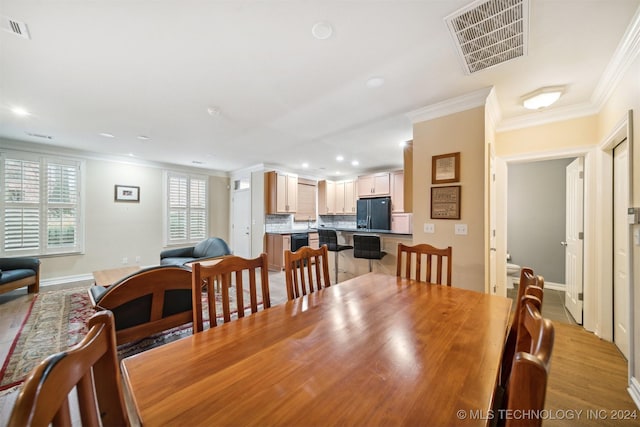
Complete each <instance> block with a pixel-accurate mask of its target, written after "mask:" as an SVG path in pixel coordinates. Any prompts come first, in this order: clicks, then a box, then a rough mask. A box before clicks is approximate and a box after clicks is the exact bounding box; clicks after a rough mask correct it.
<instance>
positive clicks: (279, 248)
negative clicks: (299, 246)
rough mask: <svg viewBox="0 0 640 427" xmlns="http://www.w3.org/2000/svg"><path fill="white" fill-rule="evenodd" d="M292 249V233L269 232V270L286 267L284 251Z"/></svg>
mask: <svg viewBox="0 0 640 427" xmlns="http://www.w3.org/2000/svg"><path fill="white" fill-rule="evenodd" d="M286 249H291V235H290V234H267V264H268V268H269V270H278V271H280V270H283V269H284V251H285V250H286Z"/></svg>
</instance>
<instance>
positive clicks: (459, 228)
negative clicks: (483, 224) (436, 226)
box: [454, 224, 467, 235]
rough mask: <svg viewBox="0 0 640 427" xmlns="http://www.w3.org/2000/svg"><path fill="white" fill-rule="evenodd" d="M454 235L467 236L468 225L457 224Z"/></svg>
mask: <svg viewBox="0 0 640 427" xmlns="http://www.w3.org/2000/svg"><path fill="white" fill-rule="evenodd" d="M454 233H455V234H462V235H466V234H467V224H456V225H455V226H454Z"/></svg>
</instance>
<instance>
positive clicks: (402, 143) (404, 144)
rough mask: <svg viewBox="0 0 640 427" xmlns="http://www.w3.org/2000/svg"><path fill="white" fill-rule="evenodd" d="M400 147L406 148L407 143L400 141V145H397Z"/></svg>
mask: <svg viewBox="0 0 640 427" xmlns="http://www.w3.org/2000/svg"><path fill="white" fill-rule="evenodd" d="M398 145H399V146H400V147H402V148H404V147H406V146H407V141H400V143H399V144H398Z"/></svg>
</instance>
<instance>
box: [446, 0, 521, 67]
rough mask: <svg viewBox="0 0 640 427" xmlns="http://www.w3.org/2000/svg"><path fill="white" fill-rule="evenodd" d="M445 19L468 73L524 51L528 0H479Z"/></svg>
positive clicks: (519, 54)
mask: <svg viewBox="0 0 640 427" xmlns="http://www.w3.org/2000/svg"><path fill="white" fill-rule="evenodd" d="M445 22H446V23H447V26H448V27H449V31H450V32H451V35H452V36H453V40H454V43H455V45H456V49H457V51H458V54H459V55H460V57H461V59H462V63H463V65H464V69H465V72H466V73H467V74H472V73H475V72H477V71H480V70H484V69H486V68H491V67H494V66H496V65H498V64H502V63H503V62H506V61H510V60H512V59H515V58H519V57H521V56H524V55H526V54H527V41H528V31H529V0H488V1H487V0H478V1H475V2H473V3H471V4H470V5H468V6H466V7H464V8H462V9H460V10H458V11H457V12H454V13H453V14H451V15H449V16H447V17H446V18H445Z"/></svg>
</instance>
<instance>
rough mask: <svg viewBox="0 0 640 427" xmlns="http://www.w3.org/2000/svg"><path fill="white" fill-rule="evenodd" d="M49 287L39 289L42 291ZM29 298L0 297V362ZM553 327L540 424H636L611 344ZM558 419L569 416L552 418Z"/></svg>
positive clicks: (280, 295) (276, 283) (276, 286)
mask: <svg viewBox="0 0 640 427" xmlns="http://www.w3.org/2000/svg"><path fill="white" fill-rule="evenodd" d="M269 281H270V289H271V299H272V304H274V305H275V304H280V303H283V302H284V301H286V291H285V286H284V274H283V273H277V272H275V273H274V272H271V273H270V275H269ZM61 287H64V286H61ZM52 289H54V288H53V287H44V288H41V290H42V291H45V292H46V291H48V290H52ZM31 300H32V296H31V295H27V293H26V289H23V290H16V291H14V292H11V293H7V294H3V295H0V360H4V359H5V357H6V355H7V353H8V351H9V348H10V346H11V344H12V342H13V339H14V338H15V336H16V334H17V332H18V330H19V328H20V325H21V323H22V321H23V320H24V317H25V315H26V312H27V310H28V308H29V305H30V302H31ZM547 300H548V301H551V298H545V301H547ZM554 326H555V331H556V336H555V347H554V351H553V355H552V358H551V375H550V380H549V385H548V389H547V400H546V408H547V409H548V410H549V411H550V412H549V416H550V417H551V418H552V419H548V420H546V421H545V422H544V425H546V426H578V425H585V426H621V425H640V421H639V420H613V419H612V416H613V415H616V414H623V412H614V411H628V413H631V414H636V415H638V417H640V411H638V409H637V408H636V406H635V404H634V403H633V401H632V399H631V397H630V396H629V394H628V393H627V390H626V389H627V364H626V360H625V359H624V358H623V357H622V356H621V354H620V352H619V351H618V350H617V348H616V347H615V345H613V344H612V343H610V342H607V341H603V340H601V339H599V338H598V337H596V336H595V335H593V334H591V333H589V332H586V331H585V330H584V329H582V328H581V327H580V326H577V325H572V324H568V323H564V322H563V321H562V318H559V319H555V320H554ZM13 399H15V397H14V398H13ZM13 399H11V396H9V398H5V399H2V401H3V403H4V406H2V405H1V404H0V425H5V424H6V417H8V413H9V411H10V409H11V408H10V405H11V404H12V402H13ZM579 411H582V412H579ZM589 411H590V412H589ZM578 415H579V417H578ZM605 416H606V419H605V418H604V417H605ZM561 417H565V418H566V417H575V418H573V419H558V418H561ZM452 424H455V419H452Z"/></svg>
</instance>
